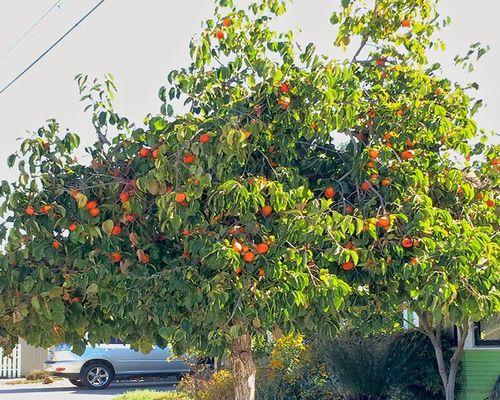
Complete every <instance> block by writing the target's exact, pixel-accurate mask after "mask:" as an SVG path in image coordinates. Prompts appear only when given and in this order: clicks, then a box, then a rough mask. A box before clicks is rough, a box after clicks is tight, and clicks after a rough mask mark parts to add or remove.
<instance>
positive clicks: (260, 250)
mask: <svg viewBox="0 0 500 400" xmlns="http://www.w3.org/2000/svg"><path fill="white" fill-rule="evenodd" d="M268 251H269V246H268V245H267V244H266V243H259V244H258V245H257V253H259V254H266V253H267V252H268Z"/></svg>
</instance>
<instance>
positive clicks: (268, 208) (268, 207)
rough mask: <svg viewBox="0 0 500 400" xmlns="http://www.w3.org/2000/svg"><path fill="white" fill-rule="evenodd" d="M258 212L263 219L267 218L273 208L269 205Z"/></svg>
mask: <svg viewBox="0 0 500 400" xmlns="http://www.w3.org/2000/svg"><path fill="white" fill-rule="evenodd" d="M260 212H261V214H262V215H263V216H264V217H269V216H270V215H271V214H272V213H273V208H272V207H271V206H269V205H265V206H264V207H262V208H261V210H260Z"/></svg>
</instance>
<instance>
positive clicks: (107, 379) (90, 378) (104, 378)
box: [82, 364, 113, 389]
mask: <svg viewBox="0 0 500 400" xmlns="http://www.w3.org/2000/svg"><path fill="white" fill-rule="evenodd" d="M112 379H113V371H112V370H111V368H110V367H109V366H107V365H106V364H90V365H88V366H86V367H85V368H84V369H83V371H82V382H83V384H84V386H85V387H88V388H89V389H104V388H105V387H106V386H108V385H109V384H110V383H111V380H112Z"/></svg>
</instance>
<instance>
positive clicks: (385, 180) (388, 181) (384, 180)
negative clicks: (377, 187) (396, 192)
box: [380, 178, 391, 186]
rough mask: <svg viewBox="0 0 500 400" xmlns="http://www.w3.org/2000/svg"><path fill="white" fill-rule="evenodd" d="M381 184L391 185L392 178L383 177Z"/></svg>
mask: <svg viewBox="0 0 500 400" xmlns="http://www.w3.org/2000/svg"><path fill="white" fill-rule="evenodd" d="M380 184H381V185H382V186H389V185H390V184H391V180H390V179H389V178H384V179H382V181H381V182H380Z"/></svg>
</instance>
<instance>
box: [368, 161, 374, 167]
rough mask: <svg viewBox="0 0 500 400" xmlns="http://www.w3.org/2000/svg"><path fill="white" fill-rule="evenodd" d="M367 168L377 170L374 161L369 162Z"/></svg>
mask: <svg viewBox="0 0 500 400" xmlns="http://www.w3.org/2000/svg"><path fill="white" fill-rule="evenodd" d="M366 166H367V167H368V168H375V162H374V161H368V163H367V164H366Z"/></svg>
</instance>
